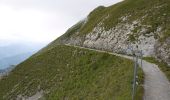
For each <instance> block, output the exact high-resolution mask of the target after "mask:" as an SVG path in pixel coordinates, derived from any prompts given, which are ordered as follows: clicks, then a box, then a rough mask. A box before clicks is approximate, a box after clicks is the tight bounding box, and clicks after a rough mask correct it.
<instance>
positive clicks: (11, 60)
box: [0, 52, 35, 69]
mask: <svg viewBox="0 0 170 100" xmlns="http://www.w3.org/2000/svg"><path fill="white" fill-rule="evenodd" d="M34 53H35V52H30V53H24V54H19V55H15V56H11V57H6V58H3V59H0V69H5V68H8V67H10V66H11V65H18V64H19V63H21V62H23V61H24V60H26V59H28V58H29V57H30V56H31V55H33V54H34Z"/></svg>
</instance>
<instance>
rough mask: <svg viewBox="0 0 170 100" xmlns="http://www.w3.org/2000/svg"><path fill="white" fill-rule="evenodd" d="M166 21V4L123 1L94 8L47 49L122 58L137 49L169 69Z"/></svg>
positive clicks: (169, 36) (169, 40) (169, 4)
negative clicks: (77, 48)
mask: <svg viewBox="0 0 170 100" xmlns="http://www.w3.org/2000/svg"><path fill="white" fill-rule="evenodd" d="M169 19H170V2H169V1H168V0H149V1H148V0H136V1H134V0H125V1H122V2H120V3H118V4H116V5H113V6H110V7H103V6H100V7H98V8H96V9H95V10H94V11H92V12H91V13H90V14H89V15H88V17H87V18H86V19H85V20H83V21H80V22H78V23H77V24H75V25H74V26H73V27H71V28H70V29H69V30H68V31H67V32H66V33H65V34H64V35H63V36H61V37H60V38H58V39H57V40H55V41H53V42H52V43H51V44H50V45H48V46H47V48H48V49H49V48H52V47H53V46H54V47H55V45H57V44H71V45H79V46H84V47H89V48H96V49H100V50H107V51H112V52H116V53H124V54H128V53H129V50H128V49H129V48H130V49H133V50H137V49H139V50H142V51H143V54H144V56H151V57H155V58H156V59H158V60H161V61H164V62H166V63H167V64H169V65H170V58H169V57H170V47H169V45H170V31H169V30H170V29H169V26H170V24H168V23H169V22H170V20H169ZM137 45H138V48H136V46H137ZM43 50H44V51H45V49H43ZM43 50H42V51H43ZM130 54H132V53H130Z"/></svg>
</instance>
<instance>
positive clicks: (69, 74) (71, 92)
mask: <svg viewBox="0 0 170 100" xmlns="http://www.w3.org/2000/svg"><path fill="white" fill-rule="evenodd" d="M132 79H133V62H132V61H130V60H128V59H124V58H120V57H117V56H113V55H110V54H107V53H100V52H95V51H89V50H86V49H80V48H75V47H69V46H63V45H58V46H56V47H55V48H53V49H50V50H48V51H46V52H43V53H41V54H39V55H34V56H32V57H31V58H29V59H28V60H26V61H25V62H23V63H21V64H20V65H18V66H17V67H16V68H15V69H14V70H13V71H12V72H11V73H10V74H9V76H6V77H4V78H3V79H2V80H0V99H4V100H8V99H14V98H16V97H17V95H19V94H21V95H23V96H31V95H34V94H35V93H36V92H37V91H40V90H43V91H44V95H45V98H46V99H47V100H62V99H69V100H80V99H81V100H113V99H114V100H131V92H132V84H131V82H132ZM139 82H140V84H142V83H143V72H142V71H141V69H140V70H139ZM142 96H143V88H142V86H140V85H139V86H138V88H137V95H136V98H137V100H142ZM3 97H4V98H3Z"/></svg>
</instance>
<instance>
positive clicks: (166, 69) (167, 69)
mask: <svg viewBox="0 0 170 100" xmlns="http://www.w3.org/2000/svg"><path fill="white" fill-rule="evenodd" d="M144 60H146V61H148V62H151V63H154V64H157V65H158V66H159V68H160V69H161V70H162V71H163V72H164V73H165V75H166V76H167V78H168V79H169V81H170V67H169V66H168V65H167V64H166V63H164V62H159V61H157V60H156V59H155V58H153V57H145V58H144Z"/></svg>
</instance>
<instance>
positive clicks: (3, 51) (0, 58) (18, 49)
mask: <svg viewBox="0 0 170 100" xmlns="http://www.w3.org/2000/svg"><path fill="white" fill-rule="evenodd" d="M43 46H44V44H22V43H18V44H11V45H7V46H1V47H0V69H5V68H8V67H10V66H11V65H17V64H19V63H21V62H22V61H24V60H26V59H27V58H28V57H30V56H31V55H33V54H34V53H36V52H37V51H38V50H40V49H41V48H42V47H43Z"/></svg>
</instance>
